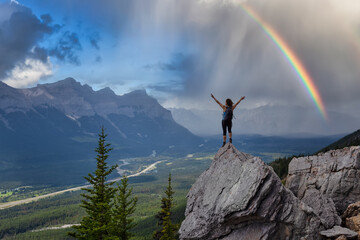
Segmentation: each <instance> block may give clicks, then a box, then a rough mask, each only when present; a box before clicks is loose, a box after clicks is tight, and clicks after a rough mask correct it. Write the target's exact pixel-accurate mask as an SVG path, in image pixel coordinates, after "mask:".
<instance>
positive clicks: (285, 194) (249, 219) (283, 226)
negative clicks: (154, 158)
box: [179, 143, 323, 240]
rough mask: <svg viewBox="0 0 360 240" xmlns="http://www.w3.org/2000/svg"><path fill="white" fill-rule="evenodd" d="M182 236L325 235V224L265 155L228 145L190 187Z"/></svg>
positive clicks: (236, 239) (231, 238)
mask: <svg viewBox="0 0 360 240" xmlns="http://www.w3.org/2000/svg"><path fill="white" fill-rule="evenodd" d="M187 197H188V201H187V207H186V212H185V216H186V218H185V220H184V221H183V223H182V225H181V228H180V230H179V233H180V239H204V240H205V239H206V240H210V239H227V240H242V239H244V240H248V239H252V240H256V239H263V240H265V239H278V240H283V239H284V240H285V239H308V240H310V239H320V235H319V234H318V233H319V231H320V230H322V229H323V226H322V224H321V222H320V219H319V217H318V216H317V215H316V214H315V213H314V212H313V210H312V209H311V208H310V207H308V206H307V205H306V204H304V203H303V202H301V201H300V200H299V199H298V198H296V197H295V196H294V194H293V193H292V192H291V191H289V190H288V189H286V188H285V187H284V186H283V185H282V184H281V180H280V179H279V178H278V176H277V175H276V174H275V172H274V171H273V170H272V168H271V167H269V166H268V165H266V164H265V163H264V162H263V161H262V160H261V159H260V158H258V157H253V156H251V155H249V154H246V153H242V152H239V151H238V150H237V149H236V148H235V147H234V146H233V145H232V144H230V143H228V144H226V145H225V147H223V148H221V149H220V150H219V151H218V153H217V154H216V155H215V157H214V161H213V162H212V164H211V166H210V167H209V169H208V170H206V171H205V172H204V173H202V175H201V176H200V177H199V178H198V179H197V181H196V182H195V183H194V184H193V186H192V188H191V190H190V191H189V193H188V195H187Z"/></svg>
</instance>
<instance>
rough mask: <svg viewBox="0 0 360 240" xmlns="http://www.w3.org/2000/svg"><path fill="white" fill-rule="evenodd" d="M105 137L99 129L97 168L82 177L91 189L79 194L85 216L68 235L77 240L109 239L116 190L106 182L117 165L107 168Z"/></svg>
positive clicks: (109, 149)
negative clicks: (92, 172) (81, 198)
mask: <svg viewBox="0 0 360 240" xmlns="http://www.w3.org/2000/svg"><path fill="white" fill-rule="evenodd" d="M106 137H107V135H106V134H105V130H104V127H101V133H100V134H99V140H98V147H97V148H96V149H95V152H97V156H96V161H97V166H96V170H95V172H94V174H91V173H89V174H88V176H86V177H84V178H85V179H86V180H87V181H88V182H89V183H90V184H91V185H92V187H91V188H82V190H84V191H86V193H83V194H81V196H82V197H84V198H85V200H82V204H81V207H83V208H85V210H86V213H87V216H85V217H83V219H82V221H81V222H80V226H75V227H73V228H75V230H76V231H75V232H70V233H68V234H69V235H70V236H72V237H75V238H77V239H87V240H92V239H94V240H105V239H110V238H111V233H110V232H111V208H112V205H113V204H112V199H113V197H114V194H115V192H116V189H115V188H114V187H112V185H113V184H114V182H109V183H108V182H107V181H108V176H109V175H110V174H111V173H112V172H113V171H114V170H115V169H116V167H117V165H115V166H111V167H109V166H108V165H107V162H106V159H107V158H108V157H109V155H108V153H109V152H110V151H111V150H112V148H110V144H109V143H106V142H105V140H106Z"/></svg>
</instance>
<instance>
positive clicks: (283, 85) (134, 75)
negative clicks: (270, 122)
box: [0, 0, 360, 133]
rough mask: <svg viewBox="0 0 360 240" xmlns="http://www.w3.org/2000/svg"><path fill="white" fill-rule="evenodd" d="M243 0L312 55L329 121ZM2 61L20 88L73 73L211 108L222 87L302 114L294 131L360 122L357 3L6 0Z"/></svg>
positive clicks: (310, 65)
mask: <svg viewBox="0 0 360 240" xmlns="http://www.w3.org/2000/svg"><path fill="white" fill-rule="evenodd" d="M244 3H246V4H247V5H248V6H250V7H251V8H252V9H253V10H254V11H255V12H256V13H257V14H258V15H259V16H260V17H261V18H262V19H263V21H265V22H266V23H267V24H268V25H269V26H271V27H272V28H273V29H275V31H276V32H277V33H278V34H279V35H280V36H281V37H282V38H283V39H284V41H285V42H286V43H287V44H288V45H289V47H290V48H291V49H292V50H293V52H294V53H295V54H296V55H297V56H298V58H299V59H300V60H301V62H302V63H303V65H304V67H305V69H307V71H308V73H309V75H310V76H311V78H312V79H313V81H314V84H315V86H316V87H317V89H318V91H319V94H320V96H321V98H322V99H323V102H324V105H325V108H326V111H327V113H328V119H325V118H324V117H323V116H322V115H321V114H320V113H319V111H318V109H317V108H316V105H315V103H314V101H313V100H312V99H311V97H310V95H309V93H308V91H307V90H306V88H305V87H304V85H303V84H302V82H301V79H300V78H299V76H298V75H297V74H296V72H295V71H294V69H293V67H292V66H291V64H290V63H289V61H288V60H287V59H286V58H285V56H284V54H283V53H282V52H281V50H280V49H279V48H278V47H277V46H276V44H275V43H274V41H272V40H271V38H270V37H269V36H268V35H267V34H266V33H265V31H264V29H263V28H262V27H261V26H260V25H259V24H258V23H257V22H256V21H255V20H254V19H253V18H251V17H250V16H249V15H248V14H247V13H246V11H245V10H244V8H243V5H242V4H244ZM0 56H1V57H0V78H1V80H2V81H4V82H6V83H7V84H9V85H11V86H13V87H19V88H25V87H31V86H34V85H36V84H38V83H47V82H55V81H57V80H60V79H64V78H66V77H73V78H75V79H76V80H78V81H80V82H81V83H84V84H85V83H87V84H89V85H90V86H92V87H93V88H94V89H99V88H103V87H106V86H109V87H111V88H112V89H113V90H114V91H115V92H116V93H117V94H123V93H127V92H129V91H132V90H135V89H139V88H145V89H146V90H147V92H148V93H149V94H150V95H152V96H154V97H156V98H157V99H158V100H159V102H160V103H161V104H163V105H164V106H165V107H169V108H170V107H172V108H174V107H175V108H187V109H202V110H213V109H216V107H217V106H216V104H214V103H213V102H212V100H211V99H210V98H209V95H210V93H211V92H212V93H214V94H215V96H216V97H218V98H219V100H221V101H224V100H225V98H227V97H230V98H232V99H233V100H236V99H238V98H240V97H241V96H246V100H245V101H244V103H243V104H242V108H243V109H246V110H251V109H257V112H259V109H265V108H267V107H268V108H267V109H269V108H274V107H275V108H276V109H280V108H282V109H284V110H283V112H281V111H280V110H279V111H278V112H281V113H277V115H276V116H272V119H274V121H276V119H283V116H284V115H291V118H289V119H291V120H289V121H288V122H287V126H286V129H291V128H296V126H299V124H300V122H299V121H302V122H303V121H304V120H303V117H301V116H303V115H304V114H305V113H306V116H309V119H314V121H317V124H320V125H321V123H323V125H324V126H326V127H324V128H322V130H321V133H325V132H327V133H338V132H344V131H351V129H353V130H356V129H357V128H360V122H359V125H358V126H357V123H358V122H357V120H359V119H360V111H359V109H360V94H359V92H360V1H358V0H347V1H339V0H317V1H313V0H302V1H288V0H266V1H265V0H248V1H241V0H181V1H180V0H149V1H144V0H131V1H129V0H104V1H97V0H87V1H80V0H51V1H43V0H19V1H15V0H13V1H2V0H0ZM288 109H304V111H291V112H289V111H288ZM270 112H271V111H270ZM268 113H269V110H267V111H263V116H262V117H266V115H267V114H268ZM339 116H342V117H339ZM257 117H259V116H258V115H257ZM297 119H298V120H297ZM339 119H341V120H339ZM344 119H351V121H350V122H351V123H350V122H349V123H347V122H346V120H344ZM341 121H345V122H341ZM317 124H316V126H317ZM340 125H347V128H340V127H339V126H340ZM316 129H318V127H316ZM316 129H314V124H311V123H309V124H308V125H306V126H304V127H303V128H301V129H298V130H296V131H302V132H314V131H315V132H316ZM296 131H295V132H296ZM254 132H256V131H255V129H254ZM285 132H286V131H285ZM319 133H320V132H319Z"/></svg>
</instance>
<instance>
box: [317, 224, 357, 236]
mask: <svg viewBox="0 0 360 240" xmlns="http://www.w3.org/2000/svg"><path fill="white" fill-rule="evenodd" d="M320 235H321V236H323V237H326V238H331V239H334V238H338V237H341V236H345V237H346V239H356V238H357V233H356V232H354V231H351V230H350V229H347V228H343V227H340V226H334V227H333V228H331V229H328V230H324V231H321V232H320Z"/></svg>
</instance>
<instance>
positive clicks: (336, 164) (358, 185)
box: [286, 146, 360, 225]
mask: <svg viewBox="0 0 360 240" xmlns="http://www.w3.org/2000/svg"><path fill="white" fill-rule="evenodd" d="M286 186H287V187H288V188H289V189H290V190H291V191H292V192H293V193H294V194H295V195H296V196H297V197H298V198H299V199H301V200H302V201H304V202H305V203H306V204H308V205H309V206H310V207H312V208H313V209H314V210H315V212H317V213H318V214H319V215H320V216H323V217H324V220H325V221H326V222H333V224H334V225H336V224H338V223H339V221H340V219H335V218H337V217H334V211H335V209H336V211H337V213H336V212H335V214H336V215H341V214H343V213H344V211H345V210H346V208H347V206H348V205H349V204H351V203H354V202H357V201H359V196H360V146H353V147H346V148H343V149H339V150H331V151H328V152H326V153H320V154H318V155H315V156H308V157H301V158H294V159H293V160H292V161H291V162H290V164H289V175H288V177H287V181H286ZM335 223H336V224H335Z"/></svg>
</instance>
